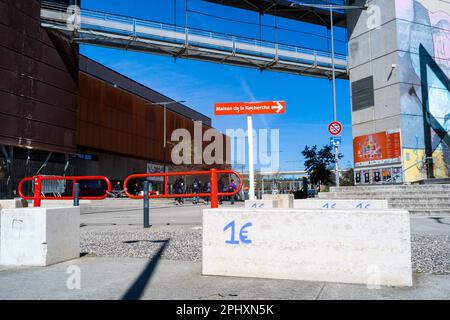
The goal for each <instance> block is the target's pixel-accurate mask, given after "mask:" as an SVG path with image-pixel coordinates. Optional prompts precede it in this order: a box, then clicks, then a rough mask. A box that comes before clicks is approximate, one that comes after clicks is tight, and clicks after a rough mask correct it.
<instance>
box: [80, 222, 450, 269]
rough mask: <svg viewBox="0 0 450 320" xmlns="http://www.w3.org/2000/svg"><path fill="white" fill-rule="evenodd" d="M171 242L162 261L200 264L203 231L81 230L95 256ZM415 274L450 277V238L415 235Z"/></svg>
mask: <svg viewBox="0 0 450 320" xmlns="http://www.w3.org/2000/svg"><path fill="white" fill-rule="evenodd" d="M164 240H168V241H169V242H168V243H167V247H166V248H165V250H164V252H163V254H162V257H161V258H162V259H168V260H184V261H200V260H201V258H202V256H201V254H202V253H201V244H202V232H201V229H200V228H198V227H197V228H195V227H194V228H166V229H148V230H142V229H136V230H133V231H128V230H127V231H123V230H105V231H88V230H82V231H81V250H82V252H83V253H87V254H90V255H95V256H108V257H135V258H150V257H152V256H154V255H155V254H156V253H157V252H158V250H159V249H160V248H161V246H162V245H163V243H164ZM411 245H412V266H413V270H414V271H415V272H420V273H435V274H450V236H446V235H413V236H412V242H411Z"/></svg>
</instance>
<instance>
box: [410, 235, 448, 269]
mask: <svg viewBox="0 0 450 320" xmlns="http://www.w3.org/2000/svg"><path fill="white" fill-rule="evenodd" d="M411 239H412V241H411V250H412V265H413V270H414V271H415V272H422V273H436V274H450V236H447V235H412V237H411Z"/></svg>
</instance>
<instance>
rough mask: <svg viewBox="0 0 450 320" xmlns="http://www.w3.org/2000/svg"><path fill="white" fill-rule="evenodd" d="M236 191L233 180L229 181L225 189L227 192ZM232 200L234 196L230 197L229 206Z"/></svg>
mask: <svg viewBox="0 0 450 320" xmlns="http://www.w3.org/2000/svg"><path fill="white" fill-rule="evenodd" d="M236 189H237V186H236V184H235V183H234V179H231V182H230V184H229V185H228V187H227V192H234V191H236ZM234 198H235V197H234V195H232V196H230V201H231V204H234Z"/></svg>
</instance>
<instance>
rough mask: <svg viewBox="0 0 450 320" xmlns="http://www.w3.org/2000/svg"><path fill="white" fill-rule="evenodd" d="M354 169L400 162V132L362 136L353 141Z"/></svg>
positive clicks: (384, 132) (392, 131)
mask: <svg viewBox="0 0 450 320" xmlns="http://www.w3.org/2000/svg"><path fill="white" fill-rule="evenodd" d="M353 152H354V161H355V167H363V166H370V165H383V164H390V163H400V162H401V154H402V148H401V138H400V130H390V131H383V132H377V133H373V134H368V135H363V136H359V137H356V138H355V139H353Z"/></svg>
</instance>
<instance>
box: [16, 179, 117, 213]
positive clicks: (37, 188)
mask: <svg viewBox="0 0 450 320" xmlns="http://www.w3.org/2000/svg"><path fill="white" fill-rule="evenodd" d="M27 181H30V182H31V183H33V186H32V192H33V195H32V196H27V195H25V194H24V193H23V190H22V188H23V185H24V183H25V182H27ZM67 181H72V193H71V195H69V196H61V195H53V196H47V195H46V193H52V194H54V193H55V192H53V190H49V189H46V187H45V185H46V184H48V182H51V183H52V182H56V183H58V182H64V184H65V183H66V182H67ZM80 181H104V182H105V183H106V189H105V193H104V194H103V195H101V196H80V197H79V199H80V200H102V199H105V198H106V197H107V196H108V193H109V192H111V182H110V181H109V179H108V178H107V177H105V176H72V177H70V176H34V177H27V178H23V179H22V180H21V181H20V182H19V185H18V186H17V192H18V194H19V196H20V197H21V198H22V199H24V200H33V201H34V206H35V207H40V206H41V201H42V200H74V198H75V185H76V183H79V182H80ZM51 183H50V184H51ZM65 191H66V190H65V189H64V191H63V192H65Z"/></svg>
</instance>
